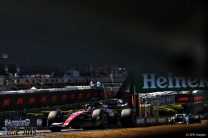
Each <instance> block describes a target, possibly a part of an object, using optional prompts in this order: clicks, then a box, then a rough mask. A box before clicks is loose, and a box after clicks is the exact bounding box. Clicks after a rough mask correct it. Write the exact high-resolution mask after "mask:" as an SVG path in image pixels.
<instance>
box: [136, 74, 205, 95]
mask: <svg viewBox="0 0 208 138" xmlns="http://www.w3.org/2000/svg"><path fill="white" fill-rule="evenodd" d="M136 78H137V79H134V82H135V84H136V91H137V92H156V91H185V90H208V81H207V79H205V78H203V77H184V76H180V75H172V74H168V75H159V74H155V73H142V74H140V75H139V76H138V75H137V77H136Z"/></svg>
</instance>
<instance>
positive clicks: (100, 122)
mask: <svg viewBox="0 0 208 138" xmlns="http://www.w3.org/2000/svg"><path fill="white" fill-rule="evenodd" d="M92 120H93V121H94V122H95V123H96V124H97V126H98V127H99V128H107V127H108V117H107V115H106V113H105V112H104V111H103V110H102V109H96V110H94V111H93V113H92Z"/></svg>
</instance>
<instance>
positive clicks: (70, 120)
mask: <svg viewBox="0 0 208 138" xmlns="http://www.w3.org/2000/svg"><path fill="white" fill-rule="evenodd" d="M86 112H87V111H84V110H83V111H79V112H75V113H73V114H71V115H70V116H69V117H68V118H67V120H66V121H65V122H64V127H66V126H68V125H69V124H70V123H71V122H72V120H74V119H75V118H77V117H79V116H80V115H81V114H83V113H86Z"/></svg>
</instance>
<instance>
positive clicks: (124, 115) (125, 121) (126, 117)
mask: <svg viewBox="0 0 208 138" xmlns="http://www.w3.org/2000/svg"><path fill="white" fill-rule="evenodd" d="M135 124H136V116H135V114H134V112H133V110H132V109H130V108H129V109H123V110H122V111H121V125H122V127H134V126H135Z"/></svg>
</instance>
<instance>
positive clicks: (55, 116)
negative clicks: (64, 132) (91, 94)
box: [47, 99, 136, 132]
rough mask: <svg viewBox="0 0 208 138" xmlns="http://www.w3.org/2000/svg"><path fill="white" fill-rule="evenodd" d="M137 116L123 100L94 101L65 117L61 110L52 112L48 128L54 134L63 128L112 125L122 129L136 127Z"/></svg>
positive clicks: (106, 126)
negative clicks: (119, 126)
mask: <svg viewBox="0 0 208 138" xmlns="http://www.w3.org/2000/svg"><path fill="white" fill-rule="evenodd" d="M135 120H136V116H135V112H134V110H133V109H131V108H129V107H128V104H127V103H124V102H123V100H121V99H111V100H101V101H94V102H93V103H91V104H85V105H84V106H83V109H81V110H79V111H78V112H74V113H72V114H69V115H67V116H64V115H63V113H62V111H61V110H56V111H51V112H50V113H49V115H48V120H47V121H48V127H49V129H50V130H51V131H52V132H55V131H61V129H63V128H83V129H89V128H108V126H109V125H110V124H118V122H120V124H121V125H122V127H132V126H134V125H135V122H136V121H135Z"/></svg>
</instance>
